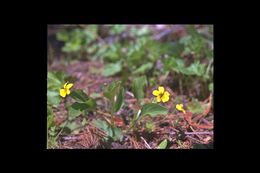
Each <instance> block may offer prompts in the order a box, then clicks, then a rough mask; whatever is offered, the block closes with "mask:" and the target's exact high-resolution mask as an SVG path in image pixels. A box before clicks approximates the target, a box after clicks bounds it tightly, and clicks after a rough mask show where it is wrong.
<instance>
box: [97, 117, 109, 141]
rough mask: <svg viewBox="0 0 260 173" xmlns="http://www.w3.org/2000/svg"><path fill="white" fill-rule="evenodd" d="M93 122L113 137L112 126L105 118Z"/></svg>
mask: <svg viewBox="0 0 260 173" xmlns="http://www.w3.org/2000/svg"><path fill="white" fill-rule="evenodd" d="M93 124H94V125H95V126H96V127H97V128H100V129H101V130H103V131H104V132H106V134H107V135H108V136H110V137H113V131H112V129H111V127H110V126H109V125H108V124H107V123H106V122H105V121H103V120H100V119H97V120H94V122H93Z"/></svg>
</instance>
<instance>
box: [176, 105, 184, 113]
mask: <svg viewBox="0 0 260 173" xmlns="http://www.w3.org/2000/svg"><path fill="white" fill-rule="evenodd" d="M176 109H177V110H179V111H182V112H183V113H186V111H185V110H184V109H183V104H177V105H176Z"/></svg>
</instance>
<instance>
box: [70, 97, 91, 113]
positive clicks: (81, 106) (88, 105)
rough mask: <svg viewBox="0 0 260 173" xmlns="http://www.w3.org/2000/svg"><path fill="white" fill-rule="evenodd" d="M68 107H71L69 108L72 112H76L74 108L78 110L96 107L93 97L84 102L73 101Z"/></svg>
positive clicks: (88, 109)
mask: <svg viewBox="0 0 260 173" xmlns="http://www.w3.org/2000/svg"><path fill="white" fill-rule="evenodd" d="M70 107H71V110H72V112H73V113H74V114H78V112H75V111H74V110H79V111H84V110H87V111H90V110H95V109H96V102H95V100H93V99H89V100H87V101H86V102H75V103H73V104H72V105H71V106H70ZM73 109H74V110H73Z"/></svg>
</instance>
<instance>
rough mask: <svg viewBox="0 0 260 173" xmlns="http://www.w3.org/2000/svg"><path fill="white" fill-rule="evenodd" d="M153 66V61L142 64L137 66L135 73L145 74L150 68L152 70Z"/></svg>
mask: <svg viewBox="0 0 260 173" xmlns="http://www.w3.org/2000/svg"><path fill="white" fill-rule="evenodd" d="M152 67H153V64H152V63H151V62H148V63H146V64H143V65H141V66H140V67H139V68H137V69H136V70H135V71H134V72H133V74H145V73H146V72H147V71H148V70H150V69H151V68H152Z"/></svg>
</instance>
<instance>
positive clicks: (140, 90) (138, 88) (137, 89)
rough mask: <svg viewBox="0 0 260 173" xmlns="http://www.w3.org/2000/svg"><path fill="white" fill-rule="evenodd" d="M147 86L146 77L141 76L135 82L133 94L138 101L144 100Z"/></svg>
mask: <svg viewBox="0 0 260 173" xmlns="http://www.w3.org/2000/svg"><path fill="white" fill-rule="evenodd" d="M146 85H147V80H146V77H145V76H141V77H138V78H135V79H134V80H133V86H132V88H133V93H134V96H135V97H136V98H137V99H138V100H140V99H142V98H144V87H145V86H146Z"/></svg>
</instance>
